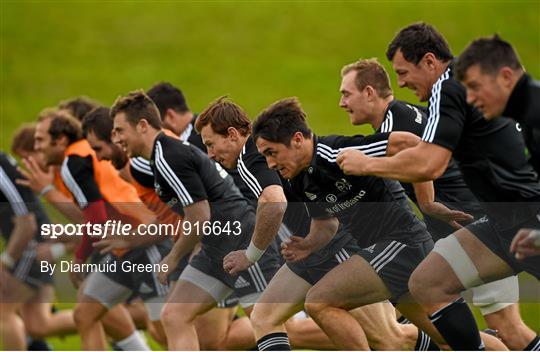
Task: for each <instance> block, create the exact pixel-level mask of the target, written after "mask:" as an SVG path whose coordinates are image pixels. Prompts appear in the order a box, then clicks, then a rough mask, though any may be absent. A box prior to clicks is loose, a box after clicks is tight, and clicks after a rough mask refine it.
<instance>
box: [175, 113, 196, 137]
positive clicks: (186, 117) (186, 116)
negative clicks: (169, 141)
mask: <svg viewBox="0 0 540 352" xmlns="http://www.w3.org/2000/svg"><path fill="white" fill-rule="evenodd" d="M191 120H193V113H192V112H191V111H186V112H185V113H183V114H182V116H181V122H180V132H179V133H178V135H181V134H182V133H184V131H185V130H186V128H187V127H188V126H189V124H190V123H191Z"/></svg>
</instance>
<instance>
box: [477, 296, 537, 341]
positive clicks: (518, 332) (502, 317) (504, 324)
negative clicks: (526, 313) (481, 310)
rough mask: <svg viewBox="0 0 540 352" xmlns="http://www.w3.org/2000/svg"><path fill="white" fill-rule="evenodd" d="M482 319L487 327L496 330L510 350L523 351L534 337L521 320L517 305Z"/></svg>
mask: <svg viewBox="0 0 540 352" xmlns="http://www.w3.org/2000/svg"><path fill="white" fill-rule="evenodd" d="M484 319H485V321H486V324H487V326H489V327H490V328H491V329H495V330H497V335H498V336H499V337H500V338H501V339H502V340H503V342H504V343H505V344H506V346H508V348H509V349H511V350H523V349H524V348H525V347H527V345H528V344H529V343H530V342H531V341H532V339H534V337H535V336H536V334H535V333H534V332H533V331H532V330H531V328H529V327H528V326H527V325H525V323H524V322H523V320H522V319H521V315H520V314H519V306H518V304H512V305H510V306H507V307H505V308H503V309H501V310H499V311H497V312H495V313H491V314H486V315H484Z"/></svg>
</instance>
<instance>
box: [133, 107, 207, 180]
mask: <svg viewBox="0 0 540 352" xmlns="http://www.w3.org/2000/svg"><path fill="white" fill-rule="evenodd" d="M196 119H197V115H195V117H194V118H193V120H191V123H190V124H189V125H187V127H186V129H185V130H184V132H182V134H181V135H180V137H179V138H180V140H182V141H188V142H189V143H191V144H193V145H194V146H196V147H197V148H199V149H200V150H202V151H203V152H205V153H206V146H205V145H204V143H203V142H202V139H201V136H200V135H199V134H198V133H197V131H196V130H195V128H194V124H195V120H196ZM129 168H130V172H131V176H132V177H133V178H134V179H135V181H137V182H138V183H139V184H141V185H142V186H144V187H148V188H153V187H154V175H153V174H152V168H151V167H150V162H149V161H148V160H146V159H145V158H141V157H136V158H131V159H130V161H129Z"/></svg>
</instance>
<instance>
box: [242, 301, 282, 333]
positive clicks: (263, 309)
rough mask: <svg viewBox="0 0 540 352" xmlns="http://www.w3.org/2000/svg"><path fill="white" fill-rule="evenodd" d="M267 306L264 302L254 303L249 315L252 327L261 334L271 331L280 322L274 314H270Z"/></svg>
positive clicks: (270, 311)
mask: <svg viewBox="0 0 540 352" xmlns="http://www.w3.org/2000/svg"><path fill="white" fill-rule="evenodd" d="M268 308H269V307H268V306H265V305H264V304H255V306H254V307H253V310H252V311H251V315H250V316H249V320H250V321H251V325H252V326H253V329H254V330H255V331H257V332H260V333H262V334H266V332H267V331H272V330H273V328H274V327H276V326H278V325H280V324H281V323H282V322H280V321H278V319H276V318H277V317H275V314H272V313H273V311H272V310H271V309H268Z"/></svg>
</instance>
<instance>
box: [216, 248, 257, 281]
mask: <svg viewBox="0 0 540 352" xmlns="http://www.w3.org/2000/svg"><path fill="white" fill-rule="evenodd" d="M253 264H254V263H252V262H251V261H250V260H249V259H248V258H247V256H246V251H245V250H240V251H233V252H230V253H229V254H227V255H226V256H225V258H223V270H225V272H226V273H228V274H229V275H233V276H235V275H238V273H240V272H241V271H244V270H247V268H249V267H250V266H252V265H253Z"/></svg>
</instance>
